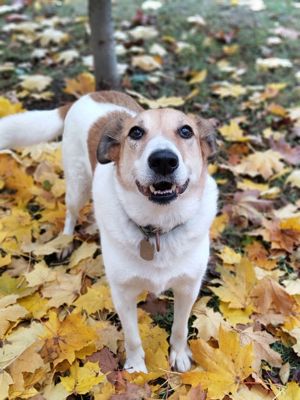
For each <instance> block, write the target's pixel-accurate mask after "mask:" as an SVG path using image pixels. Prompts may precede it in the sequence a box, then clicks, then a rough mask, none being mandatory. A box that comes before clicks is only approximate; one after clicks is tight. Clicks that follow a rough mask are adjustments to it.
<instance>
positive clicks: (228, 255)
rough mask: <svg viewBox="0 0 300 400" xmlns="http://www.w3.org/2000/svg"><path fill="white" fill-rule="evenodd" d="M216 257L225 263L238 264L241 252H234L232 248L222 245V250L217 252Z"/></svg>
mask: <svg viewBox="0 0 300 400" xmlns="http://www.w3.org/2000/svg"><path fill="white" fill-rule="evenodd" d="M218 257H219V258H221V260H222V261H223V262H224V263H225V264H239V263H240V262H241V259H242V256H241V254H239V253H237V252H235V251H234V250H233V249H232V248H230V247H228V246H224V247H223V248H222V250H221V251H220V252H219V253H218Z"/></svg>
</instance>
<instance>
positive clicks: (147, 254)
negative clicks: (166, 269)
mask: <svg viewBox="0 0 300 400" xmlns="http://www.w3.org/2000/svg"><path fill="white" fill-rule="evenodd" d="M180 225H181V224H180ZM180 225H176V226H174V228H172V229H170V230H169V231H168V232H163V231H162V230H161V228H158V227H156V226H153V225H146V226H141V225H137V227H138V228H139V230H140V231H141V232H142V234H143V235H144V238H143V239H142V240H141V241H140V256H141V257H142V258H143V259H144V260H146V261H151V260H153V258H154V253H155V247H156V251H157V252H159V251H160V236H161V235H165V234H167V233H169V232H171V231H173V230H174V229H176V228H177V227H178V226H180ZM152 237H155V246H154V244H153V243H151V242H150V240H149V239H150V238H152Z"/></svg>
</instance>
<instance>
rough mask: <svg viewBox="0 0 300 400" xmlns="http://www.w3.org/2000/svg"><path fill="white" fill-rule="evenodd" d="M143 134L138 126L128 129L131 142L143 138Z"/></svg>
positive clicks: (142, 130)
mask: <svg viewBox="0 0 300 400" xmlns="http://www.w3.org/2000/svg"><path fill="white" fill-rule="evenodd" d="M144 134H145V131H144V129H142V128H140V127H139V126H134V127H133V128H131V129H130V131H129V133H128V136H129V137H130V138H131V139H133V140H139V139H141V138H142V137H143V136H144Z"/></svg>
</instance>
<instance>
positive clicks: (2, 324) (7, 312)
mask: <svg viewBox="0 0 300 400" xmlns="http://www.w3.org/2000/svg"><path fill="white" fill-rule="evenodd" d="M16 300H17V296H16V295H14V294H11V295H8V296H5V297H3V298H2V299H0V338H2V337H3V336H4V334H5V333H6V332H7V330H8V328H9V326H10V323H11V322H15V321H18V320H19V319H21V318H23V317H25V316H26V315H27V314H28V312H27V310H26V309H25V308H24V307H22V306H20V305H19V304H15V303H16Z"/></svg>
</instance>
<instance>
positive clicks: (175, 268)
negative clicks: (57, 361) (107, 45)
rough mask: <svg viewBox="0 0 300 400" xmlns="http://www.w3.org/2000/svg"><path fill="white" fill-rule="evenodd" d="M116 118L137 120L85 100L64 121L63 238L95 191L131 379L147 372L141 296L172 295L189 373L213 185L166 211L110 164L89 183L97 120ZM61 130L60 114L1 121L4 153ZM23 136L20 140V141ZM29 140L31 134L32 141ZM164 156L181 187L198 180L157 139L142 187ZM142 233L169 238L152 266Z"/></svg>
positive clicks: (177, 348) (176, 336) (177, 352)
mask: <svg viewBox="0 0 300 400" xmlns="http://www.w3.org/2000/svg"><path fill="white" fill-rule="evenodd" d="M116 110H122V111H126V112H127V113H128V114H130V115H132V116H134V115H135V114H134V113H133V112H132V111H130V110H127V109H125V108H122V107H119V106H116V105H114V104H101V103H97V102H95V101H93V100H92V99H91V97H90V96H89V95H87V96H84V97H82V98H81V99H79V100H78V101H77V102H75V103H74V105H73V106H72V107H71V108H70V110H69V112H68V114H67V116H66V119H65V122H64V134H63V162H64V171H65V178H66V185H67V194H66V204H67V215H66V222H65V228H64V233H66V234H72V233H73V230H74V226H75V223H76V219H77V216H78V212H79V210H80V208H81V207H82V206H83V205H84V203H85V202H86V201H87V200H88V198H89V196H90V190H91V183H92V193H93V202H94V209H95V215H96V220H97V223H98V225H99V228H100V231H101V245H102V252H103V258H104V264H105V267H106V273H107V278H108V281H109V283H110V287H111V291H112V297H113V302H114V305H115V308H116V310H117V312H118V314H119V317H120V320H121V323H122V327H123V331H124V335H125V348H126V363H125V368H128V369H129V370H130V371H143V372H146V371H147V369H146V365H145V362H144V351H143V348H142V344H141V339H140V335H139V331H138V325H137V308H136V299H137V296H138V295H139V293H141V292H142V291H143V290H148V291H151V292H154V293H155V294H159V293H161V292H162V291H164V290H166V289H169V288H172V289H173V291H174V304H175V308H174V324H173V328H172V334H171V338H170V344H171V351H170V362H171V365H172V366H176V368H177V369H178V370H179V371H186V370H188V369H189V368H190V366H191V362H190V357H191V353H190V350H189V348H188V345H187V333H188V332H187V322H188V318H189V314H190V311H191V308H192V305H193V303H194V301H195V300H196V298H197V296H198V293H199V289H200V285H201V282H202V279H203V276H204V274H205V271H206V268H207V262H208V257H209V227H210V225H211V222H212V220H213V218H214V216H215V214H216V203H217V187H216V183H215V181H214V180H213V179H212V178H211V177H210V176H207V178H206V181H205V183H204V188H203V191H202V194H201V195H198V197H197V196H193V195H191V194H192V193H190V192H189V191H190V190H191V189H190V188H189V187H188V188H187V190H186V192H185V194H186V195H182V196H179V198H178V199H177V200H175V201H173V202H171V203H170V204H168V205H159V204H156V203H153V202H151V201H149V200H148V198H147V197H146V196H144V195H142V194H141V193H140V192H139V191H138V190H136V191H129V190H127V189H126V188H125V187H123V186H122V184H120V181H119V180H118V179H117V176H116V170H115V167H114V164H113V163H110V164H106V165H100V164H98V165H97V167H96V170H95V172H94V176H92V170H91V166H90V162H89V157H88V148H87V137H88V131H89V129H90V127H91V126H92V125H93V123H94V122H95V121H96V120H97V119H99V117H101V116H106V115H108V114H109V113H110V112H113V111H116ZM39 113H44V115H45V116H46V117H48V116H50V115H52V118H51V121H50V122H49V123H48V128H47V129H45V127H44V126H45V125H47V124H45V122H44V121H43V122H42V121H41V120H40V119H39V118H40V116H42V114H39ZM47 113H50V114H47ZM22 117H24V119H22ZM35 117H37V119H35ZM52 119H53V121H52ZM23 124H24V125H23ZM58 125H59V121H58V113H56V112H55V111H50V112H35V113H25V114H21V115H20V116H16V117H15V116H13V117H11V118H10V119H5V120H1V121H0V147H1V146H2V147H5V146H9V147H15V146H19V145H21V144H22V145H24V144H31V143H36V142H38V141H42V140H44V138H45V140H46V139H47V138H51V137H53V135H54V133H55V134H56V133H57V132H58V130H59V129H61V127H58ZM21 126H22V129H20V127H21ZM41 127H42V128H43V129H42V130H41V129H40V128H41ZM50 127H51V129H50ZM6 128H7V129H8V130H7V131H6V130H5V129H6ZM18 129H19V133H16V132H17V131H18ZM43 130H44V131H43ZM42 131H43V132H44V133H43V136H41V133H42ZM46 131H47V132H48V133H47V134H46V133H45V132H46ZM7 132H10V134H7ZM30 132H31V133H33V137H32V138H31V139H30V138H29V136H30V135H29V134H30ZM25 133H26V134H25ZM24 134H25V136H26V139H25V138H24V137H23V135H24ZM9 138H10V139H9ZM37 139H39V140H37ZM162 148H168V149H170V150H172V151H174V152H175V153H176V154H177V156H178V158H179V162H180V167H179V169H178V171H177V181H180V183H182V184H183V183H184V182H185V181H186V179H187V177H189V178H190V179H194V178H193V176H194V172H193V171H188V168H187V167H186V166H185V165H184V162H183V159H182V156H181V154H180V150H179V149H178V148H177V147H176V145H175V143H172V142H171V141H170V140H167V139H165V138H163V137H162V136H161V135H159V136H158V137H156V138H154V139H152V140H151V141H149V143H148V145H147V146H146V148H145V149H144V152H143V154H142V156H141V158H140V159H139V160H136V162H135V170H136V173H137V174H139V175H138V176H139V178H140V179H141V181H142V182H144V183H147V179H148V178H147V176H148V175H149V171H148V168H149V167H148V163H147V160H148V156H149V155H150V154H151V152H152V151H154V150H158V149H162ZM196 175H197V174H196ZM198 178H199V177H198ZM137 225H142V226H145V225H154V226H158V227H160V228H161V229H162V230H163V231H164V232H167V233H165V234H162V235H161V239H160V240H161V250H160V252H155V255H154V259H153V260H152V261H145V260H143V259H142V258H141V257H140V254H139V245H140V241H141V240H142V239H143V234H142V233H141V231H140V229H139V228H138V226H137ZM151 241H152V242H153V239H151Z"/></svg>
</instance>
